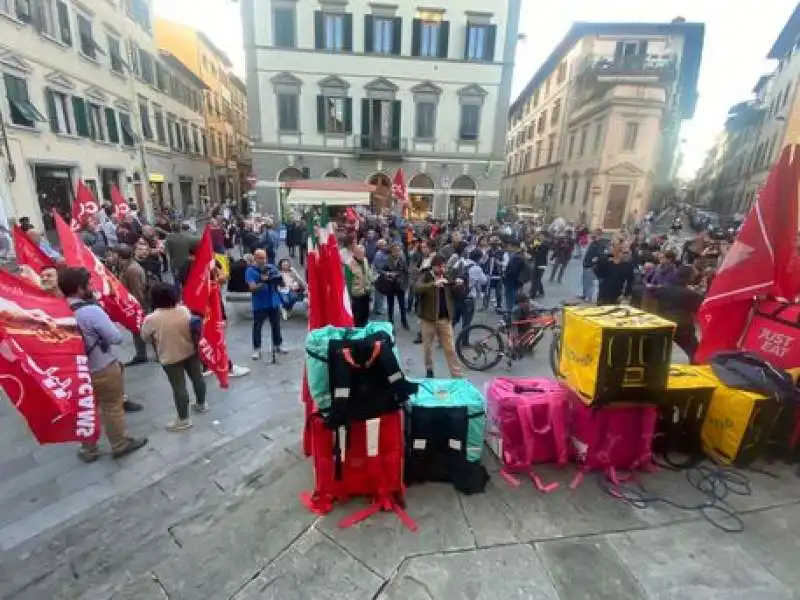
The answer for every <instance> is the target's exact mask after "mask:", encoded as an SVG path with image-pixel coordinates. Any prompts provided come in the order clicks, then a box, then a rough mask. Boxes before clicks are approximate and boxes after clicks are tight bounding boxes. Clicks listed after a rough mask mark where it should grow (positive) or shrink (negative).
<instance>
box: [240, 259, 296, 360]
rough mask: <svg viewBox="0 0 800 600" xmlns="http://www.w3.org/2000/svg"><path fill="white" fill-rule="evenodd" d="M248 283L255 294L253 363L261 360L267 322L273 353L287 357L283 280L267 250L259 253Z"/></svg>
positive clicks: (247, 276) (253, 294) (246, 273)
mask: <svg viewBox="0 0 800 600" xmlns="http://www.w3.org/2000/svg"><path fill="white" fill-rule="evenodd" d="M245 280H246V281H247V284H248V286H249V287H250V293H251V294H252V304H253V355H252V358H253V360H259V359H260V358H261V330H262V329H263V327H264V322H265V321H269V326H270V330H271V333H272V349H273V351H274V352H277V353H280V354H285V353H286V350H285V349H284V348H283V338H282V337H281V313H280V308H281V298H280V295H279V294H278V286H280V285H281V284H282V283H283V277H281V274H280V272H278V269H277V268H276V267H275V265H272V264H269V263H268V262H267V252H266V250H256V251H255V253H254V254H253V264H252V265H250V266H249V267H247V271H246V272H245Z"/></svg>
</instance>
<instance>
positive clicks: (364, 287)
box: [344, 245, 373, 327]
mask: <svg viewBox="0 0 800 600" xmlns="http://www.w3.org/2000/svg"><path fill="white" fill-rule="evenodd" d="M344 275H345V282H346V283H347V292H348V293H349V294H350V306H351V308H352V310H353V324H354V325H355V326H356V327H364V326H365V325H366V324H367V321H369V302H370V295H371V294H372V285H373V276H372V270H371V269H370V265H369V261H368V260H367V258H366V250H365V248H364V246H362V245H357V246H355V247H354V248H353V258H351V259H350V262H349V263H347V265H345V269H344Z"/></svg>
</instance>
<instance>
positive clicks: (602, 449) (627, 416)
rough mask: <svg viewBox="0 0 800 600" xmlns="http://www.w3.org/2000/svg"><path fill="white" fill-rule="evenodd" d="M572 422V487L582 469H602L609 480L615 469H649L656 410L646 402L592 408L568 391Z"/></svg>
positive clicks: (650, 467) (615, 481)
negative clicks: (574, 473) (575, 467)
mask: <svg viewBox="0 0 800 600" xmlns="http://www.w3.org/2000/svg"><path fill="white" fill-rule="evenodd" d="M569 405H570V417H571V422H572V423H571V425H572V434H571V438H570V441H571V449H570V450H571V453H572V457H573V459H574V460H575V462H577V464H578V466H579V467H580V469H581V473H579V474H578V476H577V477H576V478H575V480H574V481H573V482H572V484H571V486H570V487H573V488H574V487H576V486H577V485H578V484H579V483H580V481H581V479H582V473H585V472H588V471H605V472H606V474H607V475H608V478H609V479H610V480H611V481H612V483H617V482H618V477H617V470H634V469H642V470H645V471H647V470H652V468H653V454H652V446H653V435H654V434H655V429H656V421H657V419H658V410H657V408H656V406H653V405H647V404H636V405H614V406H604V407H599V408H593V407H590V406H586V404H585V403H584V402H583V401H582V400H581V399H580V398H579V397H578V396H577V395H576V394H570V399H569Z"/></svg>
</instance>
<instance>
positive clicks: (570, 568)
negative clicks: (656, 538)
mask: <svg viewBox="0 0 800 600" xmlns="http://www.w3.org/2000/svg"><path fill="white" fill-rule="evenodd" d="M535 548H536V550H537V552H538V553H539V555H540V556H541V557H542V559H543V560H544V564H545V566H546V567H547V570H548V572H549V573H550V577H551V578H552V579H553V582H554V583H555V587H556V589H557V590H558V593H559V597H560V598H564V599H565V600H566V599H569V600H622V599H624V600H646V599H647V595H646V594H645V592H644V590H643V589H642V587H641V585H639V582H638V581H637V580H636V578H635V577H634V576H633V574H632V573H631V572H630V570H628V568H627V567H626V566H625V565H624V564H623V563H622V561H620V559H619V557H618V556H617V553H616V552H615V551H614V549H613V548H612V547H611V546H609V545H608V543H606V541H605V540H604V539H603V538H602V537H600V536H592V537H590V538H581V539H570V540H554V541H550V542H540V543H538V544H536V545H535Z"/></svg>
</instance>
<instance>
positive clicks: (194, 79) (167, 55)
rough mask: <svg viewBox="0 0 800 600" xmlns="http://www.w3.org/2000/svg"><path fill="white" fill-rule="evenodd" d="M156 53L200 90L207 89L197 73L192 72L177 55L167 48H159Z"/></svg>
mask: <svg viewBox="0 0 800 600" xmlns="http://www.w3.org/2000/svg"><path fill="white" fill-rule="evenodd" d="M158 53H159V54H160V55H161V60H163V61H164V62H165V63H167V64H168V65H169V66H171V67H172V68H173V69H175V70H176V71H178V72H179V73H180V74H181V75H183V76H184V77H185V78H186V79H188V80H189V81H190V82H191V83H192V84H194V85H196V86H197V87H199V88H200V89H201V90H205V89H208V86H207V85H206V84H205V83H204V82H203V80H202V79H200V78H199V77H198V76H197V75H195V74H194V71H192V70H191V69H190V68H189V67H187V66H186V65H185V64H183V61H181V60H180V59H179V58H178V57H177V56H175V55H174V54H172V53H171V52H170V51H169V50H163V49H162V50H159V51H158Z"/></svg>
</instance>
